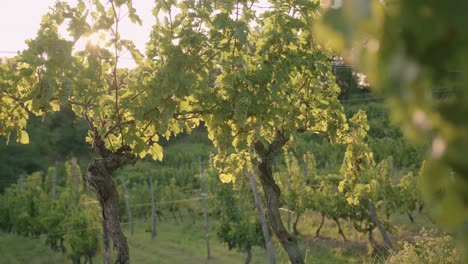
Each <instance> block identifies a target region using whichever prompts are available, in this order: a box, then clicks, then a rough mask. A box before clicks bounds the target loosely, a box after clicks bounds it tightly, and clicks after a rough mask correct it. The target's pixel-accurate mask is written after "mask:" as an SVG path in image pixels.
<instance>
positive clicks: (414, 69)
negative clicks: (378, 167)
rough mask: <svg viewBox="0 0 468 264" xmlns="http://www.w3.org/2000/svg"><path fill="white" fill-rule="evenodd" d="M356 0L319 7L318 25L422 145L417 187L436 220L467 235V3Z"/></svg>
mask: <svg viewBox="0 0 468 264" xmlns="http://www.w3.org/2000/svg"><path fill="white" fill-rule="evenodd" d="M359 3H360V4H358V7H356V6H354V7H353V6H352V4H351V3H350V2H346V3H345V4H344V5H343V7H342V8H341V9H338V10H330V11H329V12H326V13H327V14H326V15H325V17H324V20H325V21H327V22H329V23H328V24H327V25H328V26H326V27H323V28H322V29H325V28H327V27H328V29H332V30H331V31H328V32H330V34H331V35H333V36H334V37H335V39H334V40H333V41H334V42H335V43H340V45H336V46H335V47H336V48H337V49H338V50H340V51H344V52H343V53H344V54H346V55H347V58H346V59H348V61H352V63H355V64H357V65H359V66H360V68H361V70H363V71H364V72H365V73H366V74H367V75H368V77H369V79H370V81H371V83H372V86H373V87H375V89H376V90H377V91H379V92H381V93H382V94H383V95H384V96H386V97H387V102H388V105H389V108H390V109H392V118H393V119H394V120H396V121H397V122H398V123H399V124H400V125H401V127H402V128H403V132H404V133H405V135H406V136H407V137H408V138H410V139H411V140H412V141H413V142H419V143H426V144H428V145H429V146H428V147H427V148H428V149H429V154H428V156H427V162H426V166H425V167H426V169H425V171H424V173H423V177H422V183H421V188H422V194H423V195H424V197H425V199H426V201H428V202H429V203H430V206H431V208H432V210H431V213H432V214H433V215H434V217H435V218H436V219H437V220H438V222H439V223H441V224H442V225H443V226H445V227H446V228H449V229H450V230H454V231H456V232H457V233H459V234H462V237H463V238H462V241H467V240H466V237H467V233H466V230H468V229H467V228H466V222H467V221H466V219H467V211H466V210H465V208H466V201H467V193H468V192H467V188H468V187H467V186H468V181H467V175H468V167H467V164H468V163H467V162H466V157H467V149H468V132H467V129H466V114H467V113H468V108H467V107H468V104H467V103H466V102H467V101H468V99H467V98H468V97H467V92H466V91H467V89H466V84H467V80H468V79H467V74H466V73H467V72H468V71H467V68H468V63H467V61H466V59H465V58H466V56H467V55H468V48H467V47H468V45H467V43H468V34H467V31H466V28H465V24H466V23H465V20H466V19H465V14H464V13H463V12H462V11H461V10H463V9H465V8H467V7H468V6H467V3H466V2H465V1H460V0H452V1H444V2H440V1H410V0H397V1H381V2H380V3H379V2H377V1H373V2H371V1H360V2H359ZM356 8H358V9H359V10H360V11H361V12H350V11H351V10H355V9H356ZM324 36H325V35H324ZM326 36H327V37H329V36H330V35H326ZM337 40H338V41H337ZM363 43H364V44H363ZM356 44H358V45H356ZM352 48H354V50H356V51H358V52H356V53H353V52H350V51H351V49H352ZM345 57H346V56H345ZM464 248H465V249H466V248H467V247H466V243H465V242H464ZM465 256H468V254H465ZM464 259H465V261H467V259H468V258H467V257H465V258H464Z"/></svg>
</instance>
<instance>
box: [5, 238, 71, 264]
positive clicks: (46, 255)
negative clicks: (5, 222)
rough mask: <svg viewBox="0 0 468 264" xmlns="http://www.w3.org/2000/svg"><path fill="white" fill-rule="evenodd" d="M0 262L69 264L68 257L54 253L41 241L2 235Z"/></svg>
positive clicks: (6, 263)
mask: <svg viewBox="0 0 468 264" xmlns="http://www.w3.org/2000/svg"><path fill="white" fill-rule="evenodd" d="M0 256H1V260H0V262H1V263H3V264H22V263H29V264H49V263H67V262H69V261H68V260H67V258H66V256H64V255H62V254H61V253H58V252H54V251H52V250H51V249H50V248H49V247H47V246H46V245H45V244H44V243H43V241H41V240H39V239H28V238H25V237H20V236H16V235H12V234H5V233H0Z"/></svg>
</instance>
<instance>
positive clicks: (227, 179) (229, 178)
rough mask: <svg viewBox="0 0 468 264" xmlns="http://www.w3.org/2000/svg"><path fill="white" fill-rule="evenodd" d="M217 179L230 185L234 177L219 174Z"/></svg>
mask: <svg viewBox="0 0 468 264" xmlns="http://www.w3.org/2000/svg"><path fill="white" fill-rule="evenodd" d="M219 179H220V180H221V182H222V183H230V182H232V181H233V180H234V176H232V174H228V173H221V174H220V175H219Z"/></svg>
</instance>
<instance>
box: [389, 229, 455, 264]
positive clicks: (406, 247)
mask: <svg viewBox="0 0 468 264" xmlns="http://www.w3.org/2000/svg"><path fill="white" fill-rule="evenodd" d="M454 244H455V243H454V241H453V239H452V237H451V236H449V235H445V234H438V233H437V232H436V231H435V230H434V229H431V230H426V229H424V228H422V229H421V231H420V234H419V235H418V236H416V237H415V238H414V242H413V243H411V242H406V241H405V242H403V243H402V249H401V250H400V251H397V252H396V253H393V254H392V255H391V256H390V257H389V258H388V259H387V260H386V261H385V263H386V264H396V263H415V264H419V263H421V264H422V263H427V264H436V263H447V264H449V263H460V256H459V253H458V252H457V250H456V249H455V246H454Z"/></svg>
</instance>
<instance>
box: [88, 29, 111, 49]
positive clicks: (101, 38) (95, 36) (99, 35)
mask: <svg viewBox="0 0 468 264" xmlns="http://www.w3.org/2000/svg"><path fill="white" fill-rule="evenodd" d="M107 39H108V34H107V33H105V32H99V31H98V32H94V33H92V34H91V35H89V36H87V37H85V38H84V40H85V42H86V44H90V45H92V46H101V45H102V44H103V43H104V42H105V41H106V40H107Z"/></svg>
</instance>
